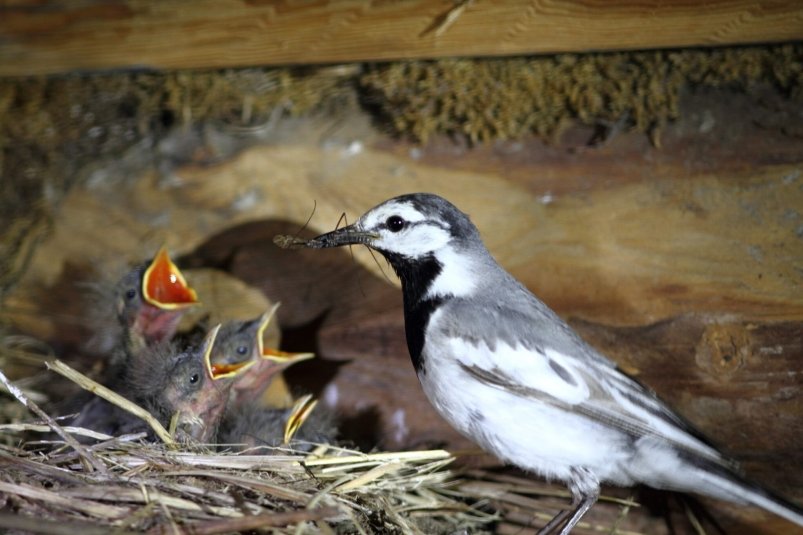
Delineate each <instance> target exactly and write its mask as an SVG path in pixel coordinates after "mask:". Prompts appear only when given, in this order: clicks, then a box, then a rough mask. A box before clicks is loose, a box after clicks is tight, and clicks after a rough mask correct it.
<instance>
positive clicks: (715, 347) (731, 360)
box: [695, 323, 751, 376]
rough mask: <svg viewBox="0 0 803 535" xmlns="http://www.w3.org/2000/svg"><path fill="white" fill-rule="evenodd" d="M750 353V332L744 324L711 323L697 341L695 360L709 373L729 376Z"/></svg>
mask: <svg viewBox="0 0 803 535" xmlns="http://www.w3.org/2000/svg"><path fill="white" fill-rule="evenodd" d="M750 353H751V341H750V334H749V333H748V331H747V329H746V328H745V327H744V326H743V325H741V324H734V323H726V324H711V325H707V326H706V328H705V331H703V335H702V337H701V338H700V341H699V342H698V343H697V347H696V352H695V360H696V361H697V365H698V366H699V367H700V368H702V369H703V370H705V371H706V372H708V373H709V374H711V375H714V376H720V375H726V376H727V375H731V374H732V373H734V372H736V371H737V370H739V369H740V368H741V367H742V366H744V364H745V362H746V361H747V359H748V358H749V357H750Z"/></svg>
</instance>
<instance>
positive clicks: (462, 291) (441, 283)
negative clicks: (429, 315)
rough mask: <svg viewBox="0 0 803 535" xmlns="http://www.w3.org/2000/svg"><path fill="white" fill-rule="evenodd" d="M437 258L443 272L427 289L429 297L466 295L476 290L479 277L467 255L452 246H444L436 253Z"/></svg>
mask: <svg viewBox="0 0 803 535" xmlns="http://www.w3.org/2000/svg"><path fill="white" fill-rule="evenodd" d="M435 258H437V260H438V262H440V264H441V272H440V274H439V275H438V276H437V277H435V280H434V281H432V285H431V286H430V287H429V290H428V291H427V296H428V297H437V296H446V295H453V296H455V297H464V296H467V295H470V294H471V293H472V292H473V291H474V289H475V288H476V287H477V282H478V278H479V277H478V276H477V274H476V272H475V269H474V266H473V264H472V263H471V262H469V259H468V258H467V257H466V256H461V255H459V254H457V253H456V252H455V250H454V249H453V248H451V247H444V248H442V249H440V250H439V251H438V252H436V253H435Z"/></svg>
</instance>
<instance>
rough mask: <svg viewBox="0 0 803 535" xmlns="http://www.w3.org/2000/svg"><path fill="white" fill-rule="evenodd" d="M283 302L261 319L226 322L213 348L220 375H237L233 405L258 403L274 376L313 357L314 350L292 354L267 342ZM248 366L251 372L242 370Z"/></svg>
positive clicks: (214, 359) (218, 375)
mask: <svg viewBox="0 0 803 535" xmlns="http://www.w3.org/2000/svg"><path fill="white" fill-rule="evenodd" d="M277 308H279V304H278V303H277V304H275V305H274V306H273V307H272V308H271V309H270V310H269V311H267V312H265V313H264V314H262V315H261V316H260V317H259V318H256V319H253V320H249V321H229V322H226V323H224V324H223V326H222V327H221V329H220V335H219V336H218V340H217V342H216V343H215V346H214V348H213V349H212V356H211V363H212V370H213V371H214V373H215V375H216V376H217V377H227V376H229V375H230V374H231V375H236V377H235V378H234V384H233V386H232V389H231V397H232V400H231V401H232V403H233V405H235V406H236V405H242V404H245V403H250V402H255V401H256V400H258V399H259V398H260V397H261V396H262V394H263V393H264V392H265V390H267V388H268V386H269V385H270V382H271V380H272V379H273V376H274V375H276V374H277V373H279V372H281V371H283V370H285V369H287V368H288V367H289V366H291V365H292V364H295V363H296V362H301V361H303V360H307V359H311V358H313V357H314V356H315V355H314V354H313V353H288V352H285V351H279V350H278V349H272V348H267V347H265V345H264V337H263V335H264V332H265V329H266V328H267V327H268V325H269V324H270V321H271V319H273V317H274V316H275V314H276V309H277ZM243 366H247V367H248V368H249V369H248V372H247V373H241V372H242V367H243Z"/></svg>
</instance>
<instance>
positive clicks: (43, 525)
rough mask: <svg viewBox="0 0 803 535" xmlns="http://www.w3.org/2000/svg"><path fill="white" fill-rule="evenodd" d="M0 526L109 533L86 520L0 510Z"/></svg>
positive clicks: (54, 534)
mask: <svg viewBox="0 0 803 535" xmlns="http://www.w3.org/2000/svg"><path fill="white" fill-rule="evenodd" d="M0 528H3V529H7V530H19V531H23V532H26V533H41V534H44V535H74V534H75V533H80V534H81V535H106V534H108V533H110V528H109V527H108V526H98V525H95V524H88V523H86V522H69V521H65V520H64V519H59V520H46V519H44V518H42V517H41V516H40V515H37V516H27V515H24V514H20V513H4V512H0ZM134 533H135V532H133V531H120V530H114V534H115V535H133V534H134Z"/></svg>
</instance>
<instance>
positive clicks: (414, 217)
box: [359, 202, 452, 259]
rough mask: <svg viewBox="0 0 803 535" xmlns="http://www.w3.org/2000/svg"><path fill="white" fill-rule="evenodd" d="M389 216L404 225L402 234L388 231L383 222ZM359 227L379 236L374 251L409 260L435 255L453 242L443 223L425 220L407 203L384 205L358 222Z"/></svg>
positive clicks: (374, 243)
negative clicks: (398, 255)
mask: <svg viewBox="0 0 803 535" xmlns="http://www.w3.org/2000/svg"><path fill="white" fill-rule="evenodd" d="M392 216H398V217H400V218H402V219H403V220H404V221H405V222H406V223H407V224H406V225H405V227H404V228H403V229H402V230H401V231H399V232H392V231H391V230H390V229H389V228H387V224H386V222H387V220H388V218H390V217H392ZM359 227H360V228H361V229H362V230H364V231H367V232H375V233H376V234H378V235H379V238H377V239H375V240H373V241H372V243H371V245H372V246H373V247H375V248H377V249H381V250H383V251H389V252H392V253H398V254H401V255H404V256H406V257H408V258H411V259H415V258H420V257H422V256H425V255H427V254H430V253H434V252H436V251H438V250H440V249H442V248H443V247H445V246H446V245H447V244H448V243H449V242H450V241H451V239H452V236H451V234H450V233H449V230H448V229H447V225H446V223H445V222H443V221H441V220H439V219H432V218H429V219H428V218H426V217H425V216H424V214H422V213H421V212H419V211H418V210H416V209H415V208H413V206H412V205H410V204H409V203H402V202H391V203H385V204H382V205H380V206H378V207H376V208H374V209H373V210H371V211H370V212H368V213H366V214H365V215H364V216H362V217H361V218H360V221H359Z"/></svg>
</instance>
